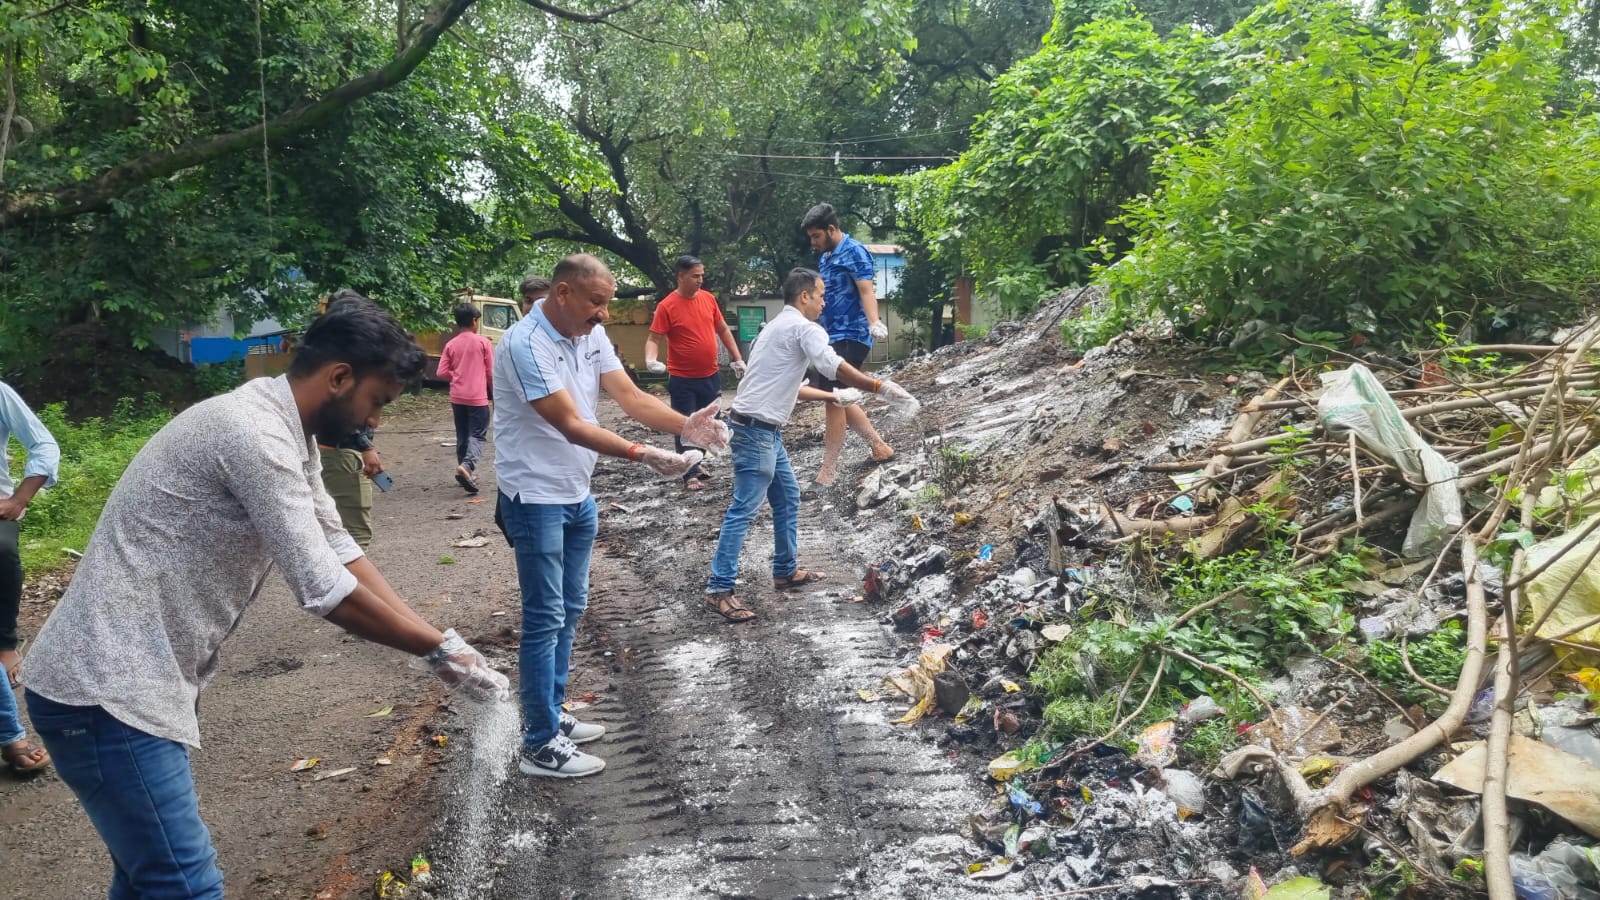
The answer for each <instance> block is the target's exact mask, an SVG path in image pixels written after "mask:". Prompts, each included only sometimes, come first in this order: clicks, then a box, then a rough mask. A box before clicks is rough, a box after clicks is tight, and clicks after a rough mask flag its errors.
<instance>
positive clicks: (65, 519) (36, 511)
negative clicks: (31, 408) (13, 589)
mask: <svg viewBox="0 0 1600 900" xmlns="http://www.w3.org/2000/svg"><path fill="white" fill-rule="evenodd" d="M35 412H37V413H38V415H39V419H40V421H42V422H44V424H45V427H47V428H49V429H50V433H51V434H52V435H54V436H55V439H56V443H58V444H60V445H61V478H60V480H59V481H58V482H57V483H56V485H55V487H52V488H49V489H47V490H44V491H40V492H39V494H38V495H37V496H36V497H35V498H34V500H33V502H32V503H31V504H29V505H28V516H27V518H26V520H25V521H24V523H23V528H22V565H23V568H24V569H26V570H27V571H29V572H34V573H38V572H48V571H51V570H53V569H58V568H61V567H63V566H66V565H68V564H70V563H71V561H72V556H71V554H69V553H67V552H66V551H68V550H72V551H76V552H79V553H81V552H82V551H83V548H84V547H85V546H86V545H87V544H88V543H89V535H90V534H92V533H93V532H94V526H95V522H97V521H98V520H99V518H100V511H101V509H103V508H104V507H105V503H106V499H107V498H109V497H110V496H111V489H112V488H114V487H116V484H117V479H119V478H121V477H122V473H123V471H125V470H126V469H127V468H128V463H129V462H131V461H132V460H133V457H134V454H136V453H138V452H139V450H140V448H142V447H143V446H144V445H145V442H146V441H148V440H149V439H150V437H151V436H152V435H154V434H155V433H156V432H157V431H159V430H160V429H161V426H163V425H165V424H166V423H167V421H168V420H170V419H171V418H172V412H171V410H169V409H167V408H166V407H164V406H163V405H162V401H161V398H160V397H157V396H155V395H153V394H147V395H145V396H144V397H143V398H141V399H139V400H134V399H132V398H124V399H123V400H121V401H120V402H119V403H118V404H117V408H116V412H114V413H112V414H111V415H110V416H107V417H105V418H99V417H96V418H90V419H85V420H83V421H81V422H73V421H71V420H70V419H68V418H67V416H66V414H65V412H64V408H63V407H62V406H61V404H58V403H53V404H51V405H49V406H46V407H44V408H42V409H38V410H35ZM19 449H20V448H14V449H13V452H12V453H11V457H12V459H11V474H12V477H13V478H20V477H21V475H22V467H23V465H24V454H22V453H20V452H17V451H18V450H19Z"/></svg>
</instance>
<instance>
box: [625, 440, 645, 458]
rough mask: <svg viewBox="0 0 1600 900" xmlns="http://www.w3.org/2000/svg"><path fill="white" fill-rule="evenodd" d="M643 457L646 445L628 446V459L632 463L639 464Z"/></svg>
mask: <svg viewBox="0 0 1600 900" xmlns="http://www.w3.org/2000/svg"><path fill="white" fill-rule="evenodd" d="M643 455H644V445H643V444H629V445H628V459H629V460H631V461H632V462H638V461H639V457H641V456H643Z"/></svg>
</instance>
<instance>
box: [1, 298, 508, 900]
mask: <svg viewBox="0 0 1600 900" xmlns="http://www.w3.org/2000/svg"><path fill="white" fill-rule="evenodd" d="M426 359H427V358H426V357H425V356H424V355H423V353H422V350H421V349H419V348H418V347H417V345H416V344H415V342H413V341H412V340H411V337H410V335H408V334H406V332H405V330H404V329H402V328H401V327H400V324H399V323H398V322H396V321H395V320H394V317H393V316H391V315H389V313H387V312H385V311H384V310H382V309H380V308H378V307H377V306H376V305H374V304H373V303H372V302H371V301H369V300H366V299H365V298H361V297H357V298H354V299H351V300H347V301H345V302H344V303H341V304H339V305H337V306H335V307H334V308H333V309H330V310H329V311H328V312H327V313H326V314H324V315H323V316H322V317H320V318H319V319H317V320H316V322H314V323H312V325H311V327H310V328H309V329H307V330H306V333H305V337H304V338H303V339H302V340H301V341H300V345H299V348H298V350H297V351H296V353H295V358H294V362H293V363H292V364H291V365H290V367H289V372H288V374H287V375H283V376H280V377H278V378H258V379H255V380H253V381H249V382H246V383H245V384H244V385H242V386H240V387H239V388H237V389H235V390H233V391H231V392H229V393H227V394H223V395H221V396H219V397H212V398H211V399H209V400H205V401H202V402H200V403H197V404H195V405H194V406H191V407H189V408H188V409H186V410H184V411H183V412H182V413H179V414H178V415H177V417H175V418H174V419H173V420H172V421H171V422H168V423H167V424H166V426H165V427H163V428H162V429H161V430H160V431H159V432H157V433H156V435H155V436H154V437H152V438H151V439H150V441H149V443H147V444H145V446H144V448H143V449H141V450H140V451H139V453H138V454H137V455H136V456H134V458H133V462H132V463H130V464H129V465H128V468H127V471H126V472H124V473H123V476H122V478H121V479H120V480H119V481H118V482H117V486H116V488H115V489H114V490H113V491H112V492H111V497H110V499H109V500H107V501H106V505H105V510H104V511H103V512H102V513H101V514H100V521H99V523H98V524H97V525H96V526H95V530H94V535H93V536H92V537H91V538H90V539H89V545H88V547H86V548H85V549H84V553H83V560H82V561H81V562H80V563H79V564H78V569H77V572H76V573H75V574H74V575H73V578H72V583H71V584H70V585H68V587H67V591H66V593H65V594H64V595H62V598H61V602H60V603H59V604H58V605H57V606H56V608H55V610H54V611H52V612H51V614H50V618H49V619H48V620H46V621H45V623H44V627H43V628H42V629H40V631H39V636H38V638H36V639H35V641H34V644H33V649H32V650H31V651H30V652H29V653H28V657H27V659H25V660H23V663H22V672H21V681H22V683H23V685H24V686H25V687H26V688H27V693H26V699H27V702H28V713H29V715H30V717H31V718H32V719H33V725H34V728H35V729H36V730H37V731H38V732H39V735H40V737H41V738H43V740H44V744H45V747H46V748H47V749H48V750H49V751H50V755H51V756H52V757H54V760H55V767H56V771H57V772H58V773H59V774H60V776H61V780H62V781H64V782H66V784H67V786H68V787H70V788H72V791H73V793H74V794H76V795H77V797H78V800H79V802H80V803H81V804H82V805H83V809H84V812H85V813H87V814H88V816H89V819H90V821H92V822H93V823H94V827H95V829H96V830H97V831H99V833H100V837H101V839H102V840H104V841H105V842H106V847H107V849H109V850H110V851H111V860H112V863H113V865H114V867H115V871H114V875H113V878H112V883H111V891H110V896H111V897H112V898H124V897H128V898H131V897H197V898H205V900H221V897H222V873H221V872H220V871H218V869H217V865H216V857H217V854H216V851H215V850H214V849H212V846H211V835H210V833H209V832H208V831H207V830H206V826H205V823H204V822H203V821H202V820H201V818H200V806H199V801H198V798H197V797H196V796H195V789H194V779H193V777H192V776H191V774H190V771H189V751H190V748H198V747H199V746H200V723H199V719H198V715H197V710H198V703H199V699H200V691H201V690H202V689H203V688H204V687H205V686H206V685H207V684H208V683H209V682H210V681H211V679H212V677H214V676H215V675H216V673H217V668H218V665H219V659H220V656H219V654H220V651H221V649H222V642H223V641H224V640H225V639H226V638H227V637H228V635H230V634H232V633H233V630H234V628H235V627H236V626H237V625H238V624H239V619H240V617H241V616H242V615H243V614H244V610H245V607H246V606H248V605H249V604H250V601H252V600H254V599H255V597H256V595H257V594H258V593H259V592H260V590H261V586H262V585H263V584H264V583H265V582H266V578H267V573H268V571H269V570H270V569H271V568H273V567H274V566H275V567H276V568H277V569H278V571H279V572H280V573H281V574H282V576H283V579H284V581H286V582H288V584H289V589H290V590H291V591H292V592H293V593H294V595H295V597H296V598H297V599H298V600H299V602H300V606H301V608H303V609H304V610H305V611H306V612H309V613H311V614H313V615H317V616H321V617H322V618H324V619H326V620H328V621H329V622H332V623H333V624H335V625H337V626H339V627H340V628H343V629H344V630H345V631H348V632H350V633H351V634H354V635H356V636H357V637H362V638H366V639H367V640H370V641H376V642H377V643H380V644H385V645H387V646H390V647H394V648H395V649H397V650H403V651H405V652H407V653H410V654H412V655H414V656H420V657H423V658H424V659H425V660H426V661H427V662H428V664H429V665H430V666H431V667H432V669H433V671H434V674H436V675H438V676H439V677H440V678H441V679H442V680H443V681H444V682H445V683H446V684H448V685H450V686H452V687H455V688H460V689H462V690H464V691H465V692H466V693H467V694H468V695H470V696H472V697H474V698H475V699H484V700H488V699H499V700H503V699H509V684H508V682H507V680H506V677H505V676H504V675H501V674H500V673H499V672H496V671H494V670H493V669H491V668H489V665H488V663H487V662H486V661H485V660H484V658H483V657H482V656H481V655H479V653H478V652H477V651H476V650H474V649H472V648H471V647H470V646H468V645H467V643H466V642H465V641H463V640H462V639H461V638H460V637H459V636H458V635H457V634H456V633H455V629H450V630H448V631H444V632H440V631H439V629H437V628H435V627H433V626H432V625H429V624H428V623H427V622H425V621H423V619H422V617H421V616H418V615H417V614H416V613H415V612H413V611H412V610H411V608H410V607H409V606H407V605H406V604H405V602H404V601H402V600H401V599H400V597H399V595H397V594H396V593H395V591H394V589H393V588H391V587H390V586H389V583H388V582H387V581H385V580H384V578H383V576H382V575H381V574H379V573H378V570H377V568H376V567H375V566H373V564H372V563H371V561H369V560H368V559H367V558H366V556H365V555H363V554H362V552H361V548H360V547H358V546H357V545H356V542H355V541H354V540H352V539H351V537H350V535H349V533H347V532H346V531H345V530H344V526H343V525H341V524H340V523H339V513H338V510H337V509H335V507H334V503H333V499H332V498H331V497H329V496H328V492H327V490H326V489H325V488H324V487H323V485H322V458H321V456H320V455H319V454H318V453H317V443H316V442H317V439H318V438H321V439H322V440H324V441H329V440H333V439H336V438H338V437H342V436H344V435H347V434H350V433H351V432H353V431H355V430H356V429H357V428H360V427H362V426H367V427H372V428H376V427H377V425H378V420H379V413H380V411H381V410H382V409H383V407H384V406H385V405H387V404H389V403H391V402H393V401H394V399H395V398H396V397H397V396H399V394H400V390H401V386H402V384H403V383H405V382H406V381H409V380H411V379H413V378H415V377H416V376H417V375H418V374H419V373H420V372H421V371H422V365H423V363H424V362H425V361H426Z"/></svg>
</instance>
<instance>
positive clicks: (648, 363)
mask: <svg viewBox="0 0 1600 900" xmlns="http://www.w3.org/2000/svg"><path fill="white" fill-rule="evenodd" d="M666 340H667V336H666V335H664V334H656V333H655V332H654V331H652V332H650V333H649V334H647V335H645V336H644V367H645V368H646V369H647V370H649V371H651V372H657V373H659V372H661V371H662V370H663V369H665V368H666V367H665V366H663V365H662V364H661V363H660V362H659V360H660V357H661V345H662V343H664V342H666Z"/></svg>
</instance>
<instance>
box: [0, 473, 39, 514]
mask: <svg viewBox="0 0 1600 900" xmlns="http://www.w3.org/2000/svg"><path fill="white" fill-rule="evenodd" d="M47 480H48V479H47V478H46V477H45V476H43V475H29V476H28V477H27V478H24V479H22V481H21V482H20V483H19V484H18V485H17V486H16V489H15V490H14V491H13V492H12V494H11V496H9V497H5V498H0V522H14V521H16V520H17V519H20V518H22V514H23V513H25V512H27V511H28V504H29V503H32V502H33V495H34V494H37V493H39V489H40V488H42V487H44V483H45V482H46V481H47Z"/></svg>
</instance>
